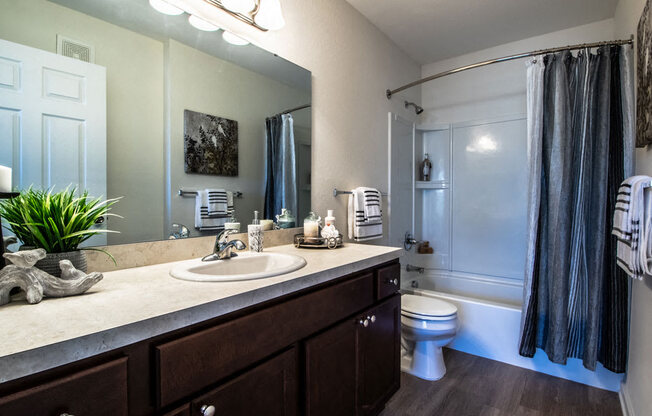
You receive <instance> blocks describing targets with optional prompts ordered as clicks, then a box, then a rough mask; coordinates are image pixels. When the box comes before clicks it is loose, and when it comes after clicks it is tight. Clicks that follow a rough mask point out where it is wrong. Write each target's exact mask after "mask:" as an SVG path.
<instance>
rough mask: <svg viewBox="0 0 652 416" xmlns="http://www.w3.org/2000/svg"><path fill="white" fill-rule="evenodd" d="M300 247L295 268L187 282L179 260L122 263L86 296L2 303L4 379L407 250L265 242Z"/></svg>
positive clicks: (0, 365) (0, 378)
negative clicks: (301, 263) (176, 273)
mask: <svg viewBox="0 0 652 416" xmlns="http://www.w3.org/2000/svg"><path fill="white" fill-rule="evenodd" d="M265 251H269V252H279V253H290V254H296V255H299V256H301V257H303V258H305V259H306V261H307V265H306V266H305V267H303V268H302V269H299V270H297V271H295V272H292V273H288V274H284V275H280V276H275V277H269V278H264V279H259V280H247V281H241V282H188V281H183V280H177V279H174V278H172V277H171V276H170V275H169V271H170V268H171V267H172V266H173V265H176V264H178V263H179V262H174V263H165V264H158V265H154V266H146V267H137V268H133V269H125V270H118V271H114V272H108V273H105V274H104V279H103V280H102V281H101V282H100V283H98V284H97V285H96V286H94V287H93V288H91V290H89V291H88V292H86V293H85V294H83V295H80V296H72V297H67V298H58V299H54V298H53V299H48V298H46V299H44V300H43V301H42V302H41V303H39V304H37V305H29V304H27V303H26V302H25V301H20V302H13V303H9V304H7V305H4V306H0V334H2V335H1V336H0V382H5V381H9V380H13V379H16V378H19V377H23V376H25V375H29V374H33V373H36V372H39V371H43V370H47V369H49V368H53V367H56V366H59V365H63V364H67V363H70V362H73V361H77V360H81V359H83V358H87V357H90V356H93V355H97V354H100V353H103V352H106V351H109V350H112V349H115V348H120V347H123V346H125V345H129V344H132V343H135V342H138V341H142V340H145V339H148V338H151V337H154V336H157V335H160V334H164V333H166V332H170V331H174V330H176V329H179V328H183V327H186V326H189V325H193V324H196V323H198V322H202V321H205V320H207V319H211V318H214V317H217V316H221V315H224V314H227V313H230V312H233V311H236V310H238V309H242V308H246V307H249V306H252V305H256V304H258V303H261V302H264V301H267V300H270V299H274V298H277V297H279V296H282V295H285V294H288V293H292V292H296V291H299V290H302V289H305V288H308V287H311V286H314V285H317V284H319V283H323V282H326V281H329V280H332V279H334V278H338V277H341V276H344V275H346V274H349V273H355V272H357V271H360V270H363V269H366V268H369V267H373V266H375V265H378V264H381V263H384V262H387V261H390V260H393V259H396V258H398V257H400V256H401V254H402V252H403V250H402V249H398V248H394V247H383V246H373V245H362V244H346V245H345V246H344V247H343V248H340V249H336V250H318V249H297V248H295V247H294V246H292V245H286V246H278V247H272V248H268V249H265Z"/></svg>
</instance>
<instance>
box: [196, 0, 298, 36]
mask: <svg viewBox="0 0 652 416" xmlns="http://www.w3.org/2000/svg"><path fill="white" fill-rule="evenodd" d="M204 1H205V2H206V3H208V4H210V5H212V6H215V7H217V8H219V9H221V10H224V11H225V12H227V13H228V14H230V15H231V16H233V17H235V18H236V19H238V20H241V21H243V22H245V23H247V24H248V25H251V26H253V27H255V28H256V29H258V30H262V31H263V32H266V31H268V30H278V29H280V28H282V27H283V26H285V19H284V18H283V11H282V10H281V2H280V0H204Z"/></svg>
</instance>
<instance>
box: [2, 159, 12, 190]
mask: <svg viewBox="0 0 652 416" xmlns="http://www.w3.org/2000/svg"><path fill="white" fill-rule="evenodd" d="M0 192H11V168H8V167H6V166H1V165H0Z"/></svg>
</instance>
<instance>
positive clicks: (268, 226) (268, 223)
mask: <svg viewBox="0 0 652 416" xmlns="http://www.w3.org/2000/svg"><path fill="white" fill-rule="evenodd" d="M260 225H262V226H263V231H269V230H273V229H274V221H272V220H260Z"/></svg>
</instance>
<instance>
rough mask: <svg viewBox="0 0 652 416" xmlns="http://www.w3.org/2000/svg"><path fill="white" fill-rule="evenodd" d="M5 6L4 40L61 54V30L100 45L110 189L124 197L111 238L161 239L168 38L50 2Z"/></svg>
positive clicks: (5, 2)
mask: <svg viewBox="0 0 652 416" xmlns="http://www.w3.org/2000/svg"><path fill="white" fill-rule="evenodd" d="M0 10H2V12H1V13H0V38H1V39H6V40H9V41H11V42H16V43H20V44H23V45H27V46H32V47H35V48H39V49H43V50H46V51H49V52H54V53H56V45H57V43H56V36H57V34H60V35H64V36H66V37H69V38H72V39H75V40H79V41H81V42H84V43H88V44H91V45H93V46H95V63H96V64H98V65H102V66H104V67H106V68H107V160H108V162H109V163H108V165H107V166H108V167H107V185H108V186H107V191H108V196H109V197H110V198H114V197H118V196H124V199H122V200H121V201H120V202H119V203H118V204H117V205H116V207H115V210H114V212H116V213H118V214H123V215H124V216H125V218H124V219H114V218H111V219H110V222H109V228H110V229H114V230H119V231H121V233H120V234H109V244H119V243H123V242H133V241H139V240H140V241H144V240H158V239H161V238H162V236H163V204H162V201H163V190H164V188H163V183H164V182H163V179H164V177H163V43H161V42H158V41H156V40H153V39H151V38H148V37H146V36H142V35H140V34H137V33H134V32H131V31H128V30H126V29H123V28H120V27H118V26H115V25H112V24H109V23H106V22H103V21H102V20H98V19H95V18H93V17H90V16H88V15H85V14H82V13H78V12H76V11H73V10H71V9H68V8H65V7H62V6H59V5H56V4H53V3H50V2H47V1H44V0H21V1H15V0H0ZM143 72H146V73H147V76H145V77H144V76H142V74H143ZM25 151H29V149H25ZM135 178H138V180H135ZM142 184H148V185H147V186H142ZM145 207H146V209H144V208H145ZM127 214H128V215H127Z"/></svg>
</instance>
